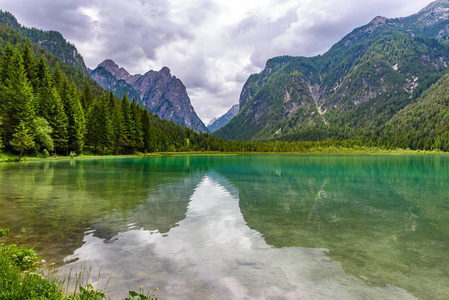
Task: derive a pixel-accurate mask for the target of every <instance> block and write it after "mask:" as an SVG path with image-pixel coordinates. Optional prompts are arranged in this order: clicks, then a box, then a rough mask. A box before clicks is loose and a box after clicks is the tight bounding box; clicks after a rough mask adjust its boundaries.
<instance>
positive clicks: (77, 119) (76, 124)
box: [67, 82, 86, 153]
mask: <svg viewBox="0 0 449 300" xmlns="http://www.w3.org/2000/svg"><path fill="white" fill-rule="evenodd" d="M67 109H68V110H70V116H69V117H68V118H69V148H70V149H71V150H73V151H75V152H76V153H82V152H83V147H84V133H85V128H86V124H85V123H86V121H85V118H84V111H83V108H82V106H81V102H80V97H79V94H78V89H77V88H76V85H75V83H73V82H72V84H71V85H70V88H69V99H68V103H67Z"/></svg>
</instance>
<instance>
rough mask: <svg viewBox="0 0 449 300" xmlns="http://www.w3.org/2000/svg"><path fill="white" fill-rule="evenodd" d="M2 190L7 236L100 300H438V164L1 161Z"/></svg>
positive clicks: (445, 164) (441, 242)
mask: <svg viewBox="0 0 449 300" xmlns="http://www.w3.org/2000/svg"><path fill="white" fill-rule="evenodd" d="M0 186H1V190H0V226H2V227H7V228H10V229H11V236H12V238H13V240H14V241H19V242H21V243H22V244H29V245H34V246H35V248H36V250H37V251H38V253H39V254H41V255H43V256H44V258H45V260H46V261H47V265H51V264H54V265H55V267H57V269H56V271H57V272H58V273H60V274H68V273H69V272H75V271H76V270H79V269H80V268H81V269H86V268H92V272H91V275H90V280H91V281H92V283H93V284H94V286H96V285H97V284H98V286H99V288H100V287H101V288H104V289H105V290H106V291H107V295H109V296H111V298H112V299H116V298H124V297H126V296H127V295H128V291H129V290H134V291H138V290H139V288H140V287H141V286H144V288H145V289H146V290H151V289H154V288H156V287H157V288H159V291H157V292H156V295H157V296H158V298H159V299H448V298H449V285H448V284H447V283H448V282H449V156H325V155H323V156H321V155H317V156H313V155H266V156H262V155H260V156H186V157H181V156H180V157H159V158H156V157H153V158H121V159H85V160H78V159H73V160H66V161H43V162H30V163H21V164H20V165H19V164H10V163H4V164H0ZM100 270H101V272H100ZM98 273H100V276H97V275H98ZM108 280H109V282H108ZM106 283H107V284H106Z"/></svg>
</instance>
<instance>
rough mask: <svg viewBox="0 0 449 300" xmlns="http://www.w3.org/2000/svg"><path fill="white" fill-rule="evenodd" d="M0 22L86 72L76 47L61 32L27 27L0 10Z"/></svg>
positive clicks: (11, 15)
mask: <svg viewBox="0 0 449 300" xmlns="http://www.w3.org/2000/svg"><path fill="white" fill-rule="evenodd" d="M0 24H3V25H5V26H8V27H10V28H12V29H13V30H14V31H16V32H18V33H19V34H20V35H22V36H23V37H25V38H27V39H29V40H30V41H31V42H33V43H36V44H38V45H39V46H41V47H42V48H43V49H45V50H47V51H48V52H49V53H51V54H53V55H54V56H56V57H57V58H58V59H60V60H61V61H63V62H65V63H67V64H68V65H70V66H72V67H74V68H75V69H76V70H78V71H82V72H83V73H84V74H87V68H86V65H85V64H84V59H83V57H82V56H81V54H79V53H78V50H77V49H76V47H75V46H74V45H72V44H70V43H68V42H67V41H66V39H65V38H64V37H63V36H62V34H61V33H59V32H57V31H53V30H50V31H44V30H40V29H36V28H27V27H24V26H22V25H21V24H20V23H19V22H18V21H17V19H16V17H15V16H14V15H13V14H11V13H10V12H7V11H2V10H0Z"/></svg>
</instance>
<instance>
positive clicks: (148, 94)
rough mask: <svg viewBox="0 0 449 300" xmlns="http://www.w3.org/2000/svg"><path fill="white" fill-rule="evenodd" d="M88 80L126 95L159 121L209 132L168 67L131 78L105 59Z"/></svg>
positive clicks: (120, 95) (120, 94)
mask: <svg viewBox="0 0 449 300" xmlns="http://www.w3.org/2000/svg"><path fill="white" fill-rule="evenodd" d="M90 75H91V77H92V78H93V79H94V80H96V81H97V83H98V84H100V85H101V86H102V87H103V88H105V89H106V90H109V91H111V90H112V91H113V92H114V93H115V94H116V96H117V97H122V96H123V93H126V94H127V96H128V98H129V99H132V98H136V101H138V102H139V103H140V104H141V105H143V106H144V107H146V108H147V109H148V110H149V111H150V112H151V113H153V114H156V115H158V116H159V117H160V118H162V119H165V120H170V121H173V122H175V123H176V124H179V125H182V126H186V127H191V128H193V129H194V130H195V131H196V132H209V130H208V129H207V127H206V126H205V125H204V123H203V122H202V121H201V119H200V118H199V117H198V115H197V114H196V112H195V110H194V108H193V106H192V104H191V102H190V98H189V96H188V94H187V90H186V87H185V86H184V84H183V83H182V81H181V80H180V79H178V78H176V76H173V75H171V71H170V69H169V68H168V67H163V68H162V69H161V70H160V71H154V70H150V71H148V72H146V73H145V74H143V75H141V74H135V75H131V74H129V72H128V71H127V70H125V69H124V68H123V67H119V66H118V65H117V64H116V63H115V62H114V61H113V60H111V59H106V60H104V61H103V62H101V63H100V64H99V65H98V67H97V68H96V69H95V70H93V71H91V72H90Z"/></svg>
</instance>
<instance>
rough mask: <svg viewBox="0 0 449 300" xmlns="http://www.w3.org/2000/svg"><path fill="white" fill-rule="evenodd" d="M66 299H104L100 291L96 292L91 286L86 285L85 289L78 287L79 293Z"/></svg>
mask: <svg viewBox="0 0 449 300" xmlns="http://www.w3.org/2000/svg"><path fill="white" fill-rule="evenodd" d="M66 299H69V300H101V299H106V296H105V294H104V293H102V292H100V291H96V290H95V289H94V288H93V287H92V285H91V284H88V285H87V287H85V288H84V287H82V286H80V287H79V293H77V294H75V295H70V296H69V297H67V298H66Z"/></svg>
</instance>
